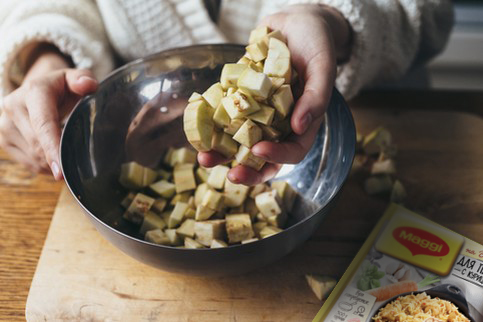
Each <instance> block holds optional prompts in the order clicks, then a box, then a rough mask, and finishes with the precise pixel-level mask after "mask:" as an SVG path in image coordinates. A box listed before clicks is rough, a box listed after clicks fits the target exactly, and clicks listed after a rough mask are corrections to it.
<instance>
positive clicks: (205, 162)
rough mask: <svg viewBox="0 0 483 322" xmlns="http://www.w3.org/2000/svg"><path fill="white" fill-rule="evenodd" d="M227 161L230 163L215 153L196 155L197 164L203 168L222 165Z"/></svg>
mask: <svg viewBox="0 0 483 322" xmlns="http://www.w3.org/2000/svg"><path fill="white" fill-rule="evenodd" d="M228 161H230V159H227V158H225V157H224V156H223V155H221V154H220V153H218V152H216V151H209V152H199V153H198V162H199V163H200V165H202V166H203V167H205V168H212V167H214V166H216V165H218V164H223V163H226V162H228Z"/></svg>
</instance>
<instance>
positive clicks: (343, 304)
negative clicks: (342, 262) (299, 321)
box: [314, 204, 483, 322]
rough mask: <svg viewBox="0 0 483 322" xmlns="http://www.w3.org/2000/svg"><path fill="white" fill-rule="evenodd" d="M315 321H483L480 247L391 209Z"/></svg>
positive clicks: (397, 208)
mask: <svg viewBox="0 0 483 322" xmlns="http://www.w3.org/2000/svg"><path fill="white" fill-rule="evenodd" d="M482 233H483V232H482ZM314 321H327V322H372V321H374V322H389V321H390V322H409V321H411V322H413V321H414V322H440V321H448V322H466V321H473V322H483V246H482V245H479V244H477V243H476V242H474V241H472V240H470V239H468V238H465V237H463V236H461V235H459V234H457V233H455V232H453V231H451V230H449V229H446V228H444V227H442V226H440V225H438V224H436V223H435V222H433V221H431V220H429V219H427V218H424V217H422V216H420V215H417V214H415V213H413V212H411V211H409V210H407V209H405V208H403V207H402V206H398V205H395V204H392V205H391V206H390V207H389V208H388V209H387V210H386V212H385V214H384V216H383V217H382V218H381V219H380V221H379V222H378V224H377V225H376V227H375V228H374V230H373V231H372V233H371V234H370V236H369V237H368V239H367V241H366V242H365V243H364V245H363V246H362V248H361V250H360V251H359V252H358V254H357V255H356V257H355V258H354V260H353V261H352V263H351V265H350V266H349V268H348V269H347V271H346V272H345V274H344V276H343V277H342V278H341V280H340V281H339V283H338V284H337V286H336V287H335V289H334V290H333V291H332V293H331V295H330V297H329V298H328V299H327V301H326V302H325V303H324V305H323V306H322V308H321V309H320V311H319V313H318V314H317V316H316V317H315V319H314Z"/></svg>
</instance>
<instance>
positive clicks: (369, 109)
mask: <svg viewBox="0 0 483 322" xmlns="http://www.w3.org/2000/svg"><path fill="white" fill-rule="evenodd" d="M350 106H351V108H352V110H353V113H354V117H355V120H356V124H357V126H358V130H359V131H360V132H361V133H367V132H368V131H370V130H371V129H373V128H375V127H376V126H378V125H385V123H386V122H387V123H391V120H394V117H395V116H397V117H400V119H401V122H398V123H397V124H396V125H394V122H393V124H392V126H393V127H392V128H390V130H391V132H393V135H394V136H395V138H396V142H397V144H398V146H399V148H400V153H399V155H398V157H397V159H396V161H397V162H398V168H399V172H398V177H399V178H401V180H402V181H403V183H405V185H406V187H407V189H408V193H409V196H408V200H407V203H406V205H407V206H408V208H410V209H413V210H415V211H417V212H419V213H421V214H423V215H426V216H428V217H429V218H432V219H433V220H435V221H437V222H439V223H441V224H443V225H445V226H447V227H449V228H451V229H453V230H455V231H457V232H459V233H462V234H464V235H466V236H468V237H470V238H473V239H474V240H475V241H477V242H480V243H483V183H482V182H483V181H482V180H481V178H483V137H482V136H481V134H482V132H483V130H482V129H478V125H479V124H482V123H481V117H482V114H483V92H481V93H461V92H368V93H365V94H363V95H361V96H359V97H358V98H357V99H355V100H353V101H351V102H350ZM414 110H417V113H416V114H414V113H412V112H410V113H407V111H414ZM468 113H469V114H468ZM415 115H416V118H415ZM475 115H476V117H475ZM418 117H420V118H421V119H422V120H423V121H424V122H433V124H432V125H433V126H432V127H431V128H428V129H427V131H426V130H424V129H422V128H421V127H418V126H417V122H418ZM445 120H451V122H446V121H445ZM413 122H414V123H413ZM478 122H479V123H478ZM469 123H471V124H469ZM412 124H416V126H414V127H413V126H412ZM448 124H449V125H450V128H448ZM415 129H416V130H415ZM455 131H456V132H455ZM459 131H461V133H462V135H463V137H467V138H469V140H467V142H460V141H458V142H457V141H455V140H452V139H451V138H452V134H454V133H460V132H459ZM439 135H440V136H441V140H437V141H436V144H435V140H434V139H435V138H437V137H438V136H439ZM430 138H432V140H431V139H430ZM471 138H472V139H471ZM61 188H62V183H60V182H55V181H54V180H53V179H51V178H50V176H46V175H37V176H36V175H32V174H30V173H28V171H26V170H25V169H24V168H23V167H22V166H20V165H18V164H15V163H14V162H12V161H11V160H10V159H9V157H8V156H7V155H6V154H5V153H4V152H3V151H1V150H0V227H1V228H0V320H2V321H22V320H24V319H25V312H24V310H25V301H26V298H27V294H28V291H29V287H30V283H31V280H32V276H33V274H34V272H35V268H36V265H37V260H38V257H39V254H40V251H41V249H42V245H43V243H44V240H45V236H46V233H47V230H48V227H49V224H50V219H51V216H52V213H53V211H54V208H55V205H56V202H57V198H58V196H59V192H60V190H61ZM386 205H387V203H386V201H385V200H383V199H380V198H375V197H369V196H367V195H365V194H364V193H363V192H362V189H361V188H360V182H358V180H357V177H355V178H352V179H351V180H349V182H348V183H347V184H346V186H345V188H344V190H343V193H342V195H341V198H340V200H339V202H338V205H337V207H336V209H335V210H334V211H333V212H332V213H331V214H330V216H329V217H328V218H327V220H326V221H325V223H324V225H323V226H322V227H321V228H320V229H319V231H318V232H317V233H316V234H315V235H314V237H313V238H312V239H311V240H310V241H309V242H307V245H306V247H309V249H314V251H317V248H316V246H317V244H318V243H319V242H320V241H323V242H324V243H330V244H331V245H332V246H333V247H332V250H333V251H331V255H330V254H329V255H327V254H328V253H327V251H326V252H325V254H326V256H343V257H344V259H345V260H342V261H341V267H340V268H339V270H340V273H341V274H342V272H343V270H344V269H345V268H346V266H347V265H348V264H349V263H350V261H351V258H352V256H354V255H355V253H356V252H357V250H358V245H361V244H362V242H363V241H364V238H365V237H366V236H367V235H368V234H369V232H370V230H371V229H372V227H373V226H374V224H375V222H376V221H377V219H378V218H379V216H380V215H381V214H382V212H383V210H384V208H385V206H386ZM335 231H337V232H338V233H337V234H335V233H333V232H335ZM341 232H342V233H341ZM347 240H350V241H352V242H355V243H352V244H350V245H351V246H350V247H347V245H348V244H347V243H346V241H347ZM344 244H345V245H344ZM354 246H355V247H354ZM312 247H313V248H312ZM339 249H344V252H345V253H344V254H342V255H340V254H339V252H338V250H339ZM342 266H343V267H342ZM311 300H313V299H311Z"/></svg>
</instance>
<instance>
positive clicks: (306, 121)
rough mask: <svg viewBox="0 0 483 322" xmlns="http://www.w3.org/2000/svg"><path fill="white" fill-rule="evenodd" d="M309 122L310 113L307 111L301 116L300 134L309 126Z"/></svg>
mask: <svg viewBox="0 0 483 322" xmlns="http://www.w3.org/2000/svg"><path fill="white" fill-rule="evenodd" d="M310 123H312V114H310V113H307V114H305V116H304V117H302V119H301V120H300V129H301V132H302V133H300V134H304V133H305V132H306V131H307V129H308V128H309V126H310Z"/></svg>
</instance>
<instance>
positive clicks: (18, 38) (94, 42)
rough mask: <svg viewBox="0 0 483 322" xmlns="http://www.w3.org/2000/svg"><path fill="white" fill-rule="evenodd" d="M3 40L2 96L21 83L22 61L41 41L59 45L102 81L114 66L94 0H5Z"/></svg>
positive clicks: (0, 8)
mask: <svg viewBox="0 0 483 322" xmlns="http://www.w3.org/2000/svg"><path fill="white" fill-rule="evenodd" d="M0 39H2V42H1V43H0V77H1V78H0V97H4V96H5V95H7V94H8V93H10V92H11V91H13V90H14V89H15V87H16V84H15V83H16V82H19V81H21V79H22V77H23V72H24V71H23V70H22V67H23V66H22V64H21V62H20V61H21V59H19V58H20V57H21V56H22V55H23V54H25V51H28V50H29V48H31V47H33V46H34V44H36V43H39V42H48V43H51V44H53V45H55V46H56V47H57V48H58V49H59V50H60V51H61V52H62V53H64V54H65V55H68V56H70V57H71V58H72V61H73V62H74V64H75V66H76V67H78V68H87V69H91V70H92V71H93V72H94V74H95V75H96V77H97V78H99V79H102V78H103V77H104V76H106V75H107V73H109V72H110V71H111V70H112V69H113V66H114V64H113V57H112V54H111V51H110V49H109V44H108V40H107V36H106V32H105V30H104V26H103V23H102V20H101V16H100V14H99V12H98V10H97V7H96V5H95V3H94V2H93V1H91V0H44V1H38V0H2V1H1V2H0ZM19 74H20V75H19ZM15 80H17V81H15Z"/></svg>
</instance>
